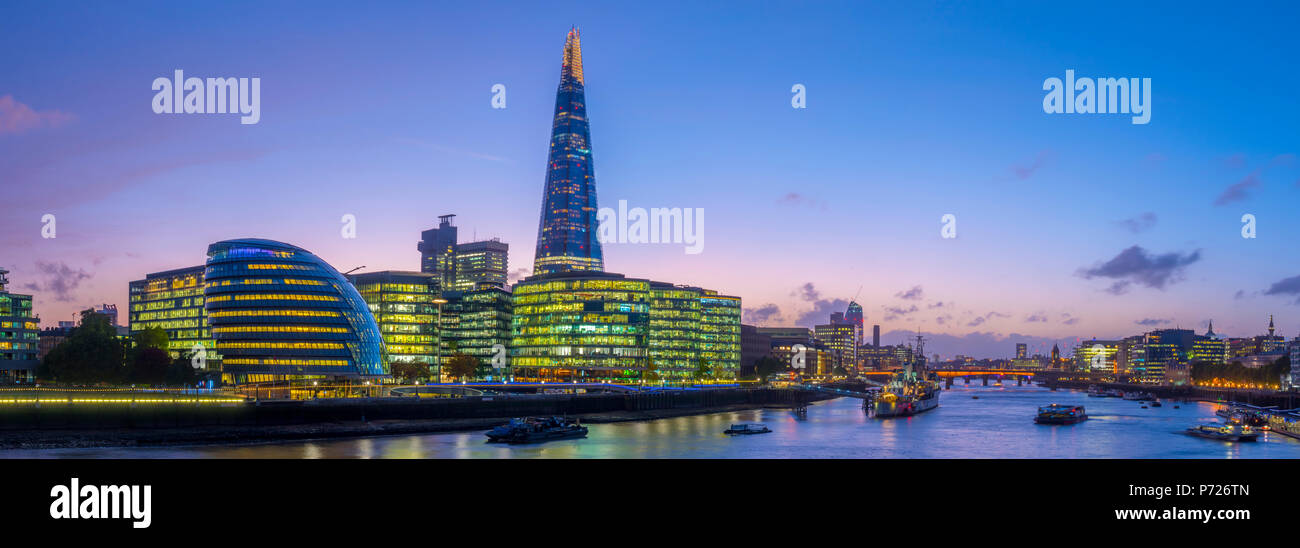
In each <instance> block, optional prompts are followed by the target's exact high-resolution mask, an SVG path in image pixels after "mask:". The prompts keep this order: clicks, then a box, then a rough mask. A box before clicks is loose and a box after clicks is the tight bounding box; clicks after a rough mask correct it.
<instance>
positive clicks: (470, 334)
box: [439, 287, 514, 380]
mask: <svg viewBox="0 0 1300 548" xmlns="http://www.w3.org/2000/svg"><path fill="white" fill-rule="evenodd" d="M442 296H443V298H444V299H446V301H447V302H446V303H445V304H443V305H442V322H441V323H440V330H439V331H440V333H441V335H440V337H439V338H440V339H441V345H442V348H441V351H440V356H441V357H442V360H444V363H445V360H447V359H448V358H449V357H450V356H452V355H454V354H457V353H460V354H465V355H468V356H471V357H473V358H475V359H477V360H478V362H479V368H478V371H477V372H476V373H475V375H474V376H475V378H477V379H482V380H500V379H502V378H508V376H509V371H508V367H509V365H510V361H509V353H508V352H509V348H510V338H511V322H512V320H513V317H514V313H513V307H514V305H513V303H512V300H511V295H510V292H509V291H506V290H505V289H502V288H500V287H484V288H482V289H476V290H472V291H444V292H443V293H442ZM498 356H499V359H498ZM497 366H499V367H497ZM444 380H449V379H444Z"/></svg>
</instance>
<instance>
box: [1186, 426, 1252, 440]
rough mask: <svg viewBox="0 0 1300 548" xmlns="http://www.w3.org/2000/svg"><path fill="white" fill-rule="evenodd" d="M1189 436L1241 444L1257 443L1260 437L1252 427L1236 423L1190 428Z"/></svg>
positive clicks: (1188, 430)
mask: <svg viewBox="0 0 1300 548" xmlns="http://www.w3.org/2000/svg"><path fill="white" fill-rule="evenodd" d="M1187 434H1188V435H1191V436H1196V437H1198V438H1206V439H1212V440H1219V441H1239V442H1245V441H1255V438H1257V437H1258V436H1259V434H1258V433H1257V432H1255V431H1254V430H1253V429H1251V427H1249V426H1243V425H1240V424H1236V423H1228V424H1201V425H1197V426H1193V427H1191V428H1188V429H1187Z"/></svg>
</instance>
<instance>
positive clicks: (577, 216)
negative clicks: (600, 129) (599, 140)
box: [533, 28, 604, 275]
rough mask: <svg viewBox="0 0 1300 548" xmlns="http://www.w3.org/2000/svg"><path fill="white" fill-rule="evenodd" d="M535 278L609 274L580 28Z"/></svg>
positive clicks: (571, 54)
mask: <svg viewBox="0 0 1300 548" xmlns="http://www.w3.org/2000/svg"><path fill="white" fill-rule="evenodd" d="M546 165H547V170H546V189H545V191H544V194H543V195H542V214H541V223H540V224H539V225H538V228H537V253H536V256H535V259H534V262H533V274H534V275H541V274H547V273H552V272H568V271H601V270H604V262H603V261H602V258H601V257H602V256H601V250H600V240H599V239H597V221H596V213H597V205H596V173H595V171H594V168H593V167H592V162H591V134H590V128H589V126H588V120H587V100H586V96H585V91H584V88H583V75H582V44H581V41H580V39H579V36H578V29H576V28H574V29H572V30H570V31H569V35H568V37H567V38H566V39H565V42H564V60H563V63H562V65H561V68H560V86H559V89H558V90H557V91H556V94H555V118H554V120H553V121H552V124H551V147H550V153H549V155H548V157H547V162H546Z"/></svg>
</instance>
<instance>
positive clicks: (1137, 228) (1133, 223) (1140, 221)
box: [1115, 211, 1156, 234]
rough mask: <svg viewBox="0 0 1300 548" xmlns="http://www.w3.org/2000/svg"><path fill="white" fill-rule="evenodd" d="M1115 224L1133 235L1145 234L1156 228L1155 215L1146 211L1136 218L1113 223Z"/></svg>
mask: <svg viewBox="0 0 1300 548" xmlns="http://www.w3.org/2000/svg"><path fill="white" fill-rule="evenodd" d="M1115 224H1117V225H1119V226H1121V227H1124V228H1125V229H1126V230H1128V231H1129V232H1132V233H1134V234H1137V233H1140V232H1146V231H1148V230H1151V228H1152V227H1154V226H1156V214H1155V213H1153V212H1150V211H1147V212H1145V213H1143V214H1141V215H1138V216H1136V217H1130V218H1128V219H1124V220H1122V221H1115Z"/></svg>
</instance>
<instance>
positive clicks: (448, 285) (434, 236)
mask: <svg viewBox="0 0 1300 548" xmlns="http://www.w3.org/2000/svg"><path fill="white" fill-rule="evenodd" d="M454 217H456V216H455V215H440V216H439V217H438V228H431V229H429V230H425V231H424V232H421V233H420V242H419V243H418V244H417V245H416V248H417V249H418V250H419V251H420V272H425V273H429V274H436V275H437V276H438V282H439V287H440V288H442V289H443V290H448V291H450V290H457V291H472V290H476V289H483V288H487V287H502V288H503V287H505V286H506V276H507V272H508V271H509V266H510V263H509V255H510V246H509V244H506V243H504V242H502V241H501V240H499V239H495V238H494V239H491V240H484V241H479V242H468V243H458V240H457V229H456V226H455V225H453V224H452V219H453V218H454Z"/></svg>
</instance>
